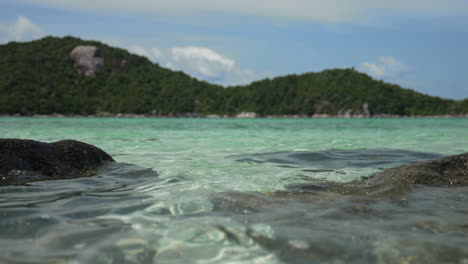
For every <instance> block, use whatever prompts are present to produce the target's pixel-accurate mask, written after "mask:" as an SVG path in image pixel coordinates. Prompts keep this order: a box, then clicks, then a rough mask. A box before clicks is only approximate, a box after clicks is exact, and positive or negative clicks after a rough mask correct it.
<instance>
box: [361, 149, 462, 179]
mask: <svg viewBox="0 0 468 264" xmlns="http://www.w3.org/2000/svg"><path fill="white" fill-rule="evenodd" d="M368 183H369V184H381V183H387V184H424V185H447V186H448V185H468V153H464V154H461V155H456V156H449V157H445V158H441V159H436V160H430V161H424V162H417V163H413V164H408V165H402V166H399V167H395V168H391V169H387V170H385V171H383V172H382V173H380V174H378V175H376V176H375V177H373V178H371V179H370V180H369V182H368Z"/></svg>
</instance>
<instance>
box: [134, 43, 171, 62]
mask: <svg viewBox="0 0 468 264" xmlns="http://www.w3.org/2000/svg"><path fill="white" fill-rule="evenodd" d="M128 50H129V51H130V52H131V53H133V54H136V55H140V56H144V57H147V58H148V59H150V60H152V61H155V62H159V61H161V60H162V59H164V55H163V53H162V51H161V50H160V49H158V48H144V47H141V46H130V47H128Z"/></svg>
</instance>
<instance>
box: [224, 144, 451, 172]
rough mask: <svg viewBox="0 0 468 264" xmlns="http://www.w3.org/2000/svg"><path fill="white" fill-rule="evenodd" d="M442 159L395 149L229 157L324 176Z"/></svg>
mask: <svg viewBox="0 0 468 264" xmlns="http://www.w3.org/2000/svg"><path fill="white" fill-rule="evenodd" d="M442 156H443V155H441V154H437V153H428V152H420V151H410V150H395V149H353V150H340V149H331V150H323V151H292V152H273V153H260V154H250V155H236V156H231V157H230V158H234V159H236V160H237V161H240V162H257V163H276V164H279V165H281V166H291V167H303V168H316V170H313V169H308V170H307V171H311V172H324V171H327V170H336V169H342V168H390V167H395V166H397V165H401V164H406V163H411V162H416V161H421V160H429V159H435V158H440V157H442Z"/></svg>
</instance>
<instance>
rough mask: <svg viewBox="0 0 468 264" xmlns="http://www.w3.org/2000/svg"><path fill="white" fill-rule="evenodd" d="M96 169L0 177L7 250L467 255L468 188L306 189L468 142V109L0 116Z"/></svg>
mask: <svg viewBox="0 0 468 264" xmlns="http://www.w3.org/2000/svg"><path fill="white" fill-rule="evenodd" d="M0 137H1V138H25V139H35V140H40V141H46V142H52V141H57V140H62V139H76V140H81V141H84V142H87V143H90V144H94V145H96V146H98V147H100V148H102V149H103V150H105V151H106V152H108V153H109V154H111V155H112V156H113V157H114V158H115V160H116V161H118V163H115V164H112V163H109V164H105V165H103V166H102V167H100V168H99V170H98V173H97V175H96V176H94V177H88V178H79V179H73V180H60V181H40V182H33V183H31V184H29V186H6V187H0V263H174V264H176V263H177V264H179V263H186V264H188V263H246V264H247V263H460V264H467V263H468V188H467V187H434V186H413V187H412V188H411V191H410V192H408V193H406V194H404V195H401V196H398V197H381V198H379V199H366V198H365V197H364V198H363V197H362V196H359V197H358V196H353V194H349V195H344V194H339V193H329V192H326V191H316V192H302V191H297V190H296V191H294V190H293V189H291V188H290V186H294V185H297V184H306V183H322V184H326V183H328V182H349V181H353V180H361V179H365V178H366V177H369V176H372V175H373V174H375V173H378V172H379V171H382V170H383V169H385V168H389V167H394V166H398V165H400V164H405V163H409V162H415V161H419V160H427V159H433V158H438V157H442V156H446V155H451V154H460V153H464V152H468V119H150V118H148V119H144V118H142V119H118V118H0Z"/></svg>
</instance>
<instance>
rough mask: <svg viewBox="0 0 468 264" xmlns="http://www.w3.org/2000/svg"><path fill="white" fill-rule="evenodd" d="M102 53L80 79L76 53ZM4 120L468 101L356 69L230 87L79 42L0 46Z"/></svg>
mask: <svg viewBox="0 0 468 264" xmlns="http://www.w3.org/2000/svg"><path fill="white" fill-rule="evenodd" d="M78 45H94V46H98V47H100V49H101V54H102V57H103V58H104V66H103V67H102V68H101V69H100V71H99V72H98V73H97V75H96V76H95V77H87V76H84V75H81V74H79V73H78V71H77V70H76V69H75V68H74V62H73V61H72V59H70V57H69V54H70V51H71V50H72V49H73V48H74V47H76V46H78ZM0 54H1V56H0V72H1V75H0V114H22V115H34V114H53V113H60V114H81V115H90V114H99V113H104V112H107V113H113V114H116V113H134V114H151V113H153V114H154V113H157V114H160V115H169V114H173V113H199V114H219V115H225V114H228V115H235V114H237V113H240V112H243V111H245V112H256V113H257V114H259V115H262V116H265V115H293V114H300V115H313V114H330V115H338V114H342V113H343V112H345V111H347V110H348V111H349V110H351V111H354V112H355V113H362V112H363V105H364V104H367V105H368V108H369V111H370V114H372V115H375V114H392V115H402V116H409V115H446V114H452V115H457V114H466V113H468V99H465V100H463V101H454V100H448V99H442V98H439V97H433V96H428V95H424V94H421V93H418V92H415V91H413V90H409V89H403V88H401V87H399V86H398V85H392V84H387V83H384V82H382V81H376V80H373V79H372V78H370V77H369V76H367V75H366V74H363V73H359V72H357V71H355V70H354V69H335V70H325V71H323V72H320V73H307V74H302V75H288V76H284V77H278V78H274V79H266V80H261V81H257V82H254V83H252V84H250V85H247V86H236V87H228V88H224V87H221V86H218V85H214V84H209V83H207V82H204V81H199V80H197V79H195V78H192V77H190V76H188V75H187V74H185V73H182V72H174V71H171V70H169V69H165V68H162V67H160V66H159V65H157V64H154V63H152V62H150V61H149V60H148V59H147V58H145V57H141V56H137V55H133V54H130V53H128V52H127V51H125V50H123V49H119V48H114V47H109V46H107V45H105V44H103V43H100V42H96V41H84V40H81V39H77V38H74V37H64V38H55V37H46V38H44V39H41V40H37V41H32V42H27V43H15V42H11V43H8V44H5V45H0Z"/></svg>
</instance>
